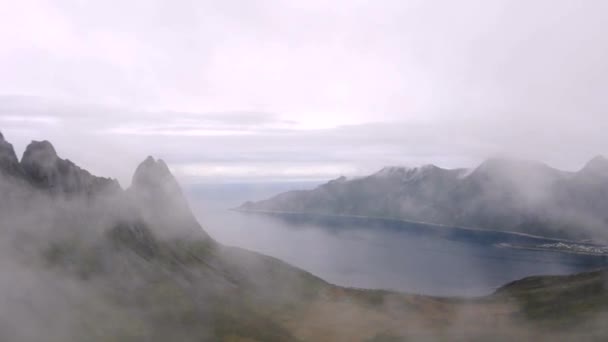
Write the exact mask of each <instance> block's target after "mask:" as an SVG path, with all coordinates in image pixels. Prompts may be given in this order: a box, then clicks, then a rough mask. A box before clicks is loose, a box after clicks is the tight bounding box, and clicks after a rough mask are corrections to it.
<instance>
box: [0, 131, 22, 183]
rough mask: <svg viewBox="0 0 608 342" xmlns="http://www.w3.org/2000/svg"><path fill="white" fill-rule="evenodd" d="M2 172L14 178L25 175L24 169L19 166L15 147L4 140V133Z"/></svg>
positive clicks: (0, 159) (0, 155) (0, 137)
mask: <svg viewBox="0 0 608 342" xmlns="http://www.w3.org/2000/svg"><path fill="white" fill-rule="evenodd" d="M0 172H2V173H4V174H7V175H13V176H20V175H22V174H23V169H22V168H21V165H20V164H19V160H18V159H17V155H16V154H15V150H14V149H13V145H11V144H10V143H9V142H8V141H6V140H5V139H4V136H3V135H2V133H0Z"/></svg>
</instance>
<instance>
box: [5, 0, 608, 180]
mask: <svg viewBox="0 0 608 342" xmlns="http://www.w3.org/2000/svg"><path fill="white" fill-rule="evenodd" d="M0 6H1V7H0V8H1V10H0V80H1V82H0V130H1V131H2V132H3V133H4V134H5V136H6V137H7V139H9V140H11V141H12V142H13V143H14V144H15V146H16V148H17V150H18V151H23V148H24V147H25V145H26V144H27V143H28V142H29V141H30V140H32V139H49V140H51V141H52V142H53V143H54V144H55V146H56V147H57V149H58V150H59V152H60V154H61V155H62V156H63V157H67V158H69V159H72V160H74V161H75V162H77V163H78V164H81V165H83V166H85V167H86V168H89V169H91V170H92V171H93V172H95V173H98V174H102V175H107V176H112V177H118V178H119V179H120V180H121V182H123V183H127V184H128V180H129V177H130V173H131V172H132V169H133V168H134V167H135V165H136V164H137V163H138V162H139V161H140V160H142V159H143V158H145V156H146V155H148V154H153V155H155V156H158V157H162V158H164V159H165V160H166V161H167V162H168V163H169V164H170V166H171V167H172V168H173V170H174V171H175V172H176V173H177V174H178V175H179V176H180V178H181V179H182V180H184V181H192V182H197V181H203V182H208V181H222V182H232V181H252V180H255V181H266V180H306V179H327V178H333V177H336V176H339V175H340V174H346V175H356V174H361V173H366V172H371V171H373V170H374V169H377V168H380V167H381V166H383V165H388V164H390V165H395V164H403V165H418V164H423V163H436V164H438V165H440V166H445V167H460V166H467V165H475V164H476V163H478V162H479V161H480V160H481V159H483V158H486V157H488V156H495V155H506V156H512V157H517V158H525V159H538V160H542V161H545V162H547V163H549V164H551V165H553V166H556V167H560V168H566V169H577V168H579V167H581V165H582V164H583V163H584V161H585V160H587V159H589V158H591V157H592V156H594V155H597V154H608V135H607V132H608V113H607V110H606V109H607V108H608V94H606V92H607V90H608V34H606V32H608V20H606V16H607V13H608V1H604V0H597V1H594V0H571V1H566V0H505V1H501V0H478V1H473V0H459V1H452V0H449V1H448V0H446V1H439V0H399V1H358V0H351V1H346V0H337V1H327V0H303V1H295V0H294V1H272V0H260V1H236V0H223V1H205V0H197V1H194V0H193V1H175V0H174V1H169V0H166V1H165V0H131V1H113V0H106V1H76V0H54V1H43V0H19V1H12V0H0Z"/></svg>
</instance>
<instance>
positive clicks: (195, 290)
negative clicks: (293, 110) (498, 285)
mask: <svg viewBox="0 0 608 342" xmlns="http://www.w3.org/2000/svg"><path fill="white" fill-rule="evenodd" d="M391 172H392V171H391ZM399 172H401V171H399ZM431 172H438V173H440V174H441V175H443V177H445V181H446V182H451V181H452V179H453V178H454V177H461V173H460V171H442V170H432V171H431ZM408 177H410V178H411V179H414V178H417V177H421V178H424V177H426V176H420V175H418V173H417V172H414V174H412V175H410V176H408ZM342 183H343V181H337V182H334V183H330V184H328V185H326V187H333V186H340V185H341V184H342ZM605 278H606V275H605V273H603V272H596V273H590V274H582V275H577V276H572V277H566V278H533V279H527V280H523V281H521V282H516V283H513V284H510V285H508V286H507V287H505V288H503V289H501V290H499V291H498V292H497V293H496V294H495V295H493V296H490V297H484V298H480V299H469V300H463V299H447V298H433V297H425V296H416V295H404V294H398V293H393V292H388V291H380V290H356V289H348V288H343V287H338V286H334V285H331V284H329V283H327V282H325V281H323V280H321V279H319V278H317V277H315V276H313V275H311V274H309V273H307V272H305V271H302V270H300V269H297V268H295V267H292V266H290V265H288V264H286V263H284V262H281V261H280V260H277V259H274V258H271V257H267V256H264V255H261V254H258V253H254V252H249V251H246V250H242V249H239V248H234V247H227V246H223V245H221V244H219V243H218V242H216V241H214V240H213V239H212V238H211V237H210V236H208V235H207V234H206V233H205V232H204V230H203V229H202V227H201V226H200V225H199V224H198V222H197V221H196V220H195V219H194V217H193V215H192V213H191V212H190V210H189V208H188V204H187V203H186V201H185V200H184V198H183V196H182V195H181V190H180V187H179V185H178V183H177V181H176V180H175V178H174V177H173V176H172V175H171V173H170V171H169V169H168V167H167V165H166V164H165V163H164V162H163V161H161V160H155V159H154V158H151V157H150V158H147V159H146V160H145V161H144V162H143V163H142V164H141V165H140V166H139V167H138V168H137V170H136V172H135V175H134V176H133V183H132V185H131V187H130V188H129V189H127V190H123V189H121V187H120V186H119V185H118V183H117V182H116V181H114V180H111V179H107V178H100V177H96V176H93V175H91V174H90V173H88V172H87V171H85V170H82V169H81V168H79V167H78V166H76V165H75V164H74V163H72V162H70V161H68V160H64V159H61V158H60V157H59V156H58V155H57V154H56V152H55V150H54V148H53V147H52V145H51V144H50V143H48V142H33V143H32V144H30V146H28V148H27V149H26V152H25V153H24V156H23V158H22V159H21V160H18V159H17V157H16V155H15V153H14V150H13V148H12V146H11V145H10V144H9V143H8V142H6V141H5V140H4V138H3V137H2V136H1V135H0V300H1V301H2V306H1V308H0V340H2V341H227V342H232V341H242V342H245V341H248V342H251V341H259V342H262V341H264V342H266V341H376V342H377V341H406V340H407V341H410V340H416V341H418V340H420V341H447V340H450V341H454V340H456V341H471V340H475V339H477V340H480V341H481V340H487V339H493V340H505V341H507V340H513V339H518V340H533V339H538V338H539V337H540V338H553V339H554V340H569V339H575V338H576V339H579V340H580V339H581V338H582V339H585V338H589V337H595V338H599V337H602V336H604V337H605V336H607V335H608V331H607V330H606V328H605V326H604V324H603V323H602V322H603V320H602V318H603V317H604V316H603V313H604V312H605V309H606V307H607V306H606V299H605V298H606V297H607V295H606V294H607V293H608V292H607V291H606V282H605ZM564 298H565V300H564ZM552 308H558V309H559V310H552Z"/></svg>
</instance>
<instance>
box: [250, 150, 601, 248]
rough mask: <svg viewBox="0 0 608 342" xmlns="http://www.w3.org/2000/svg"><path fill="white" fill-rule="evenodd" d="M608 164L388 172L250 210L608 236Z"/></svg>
mask: <svg viewBox="0 0 608 342" xmlns="http://www.w3.org/2000/svg"><path fill="white" fill-rule="evenodd" d="M605 208H608V159H606V158H604V157H596V158H594V159H593V160H591V161H590V162H589V163H588V164H587V165H586V166H585V167H584V168H583V169H582V170H581V171H579V172H565V171H560V170H557V169H553V168H551V167H549V166H547V165H545V164H542V163H538V162H531V161H518V160H507V159H490V160H488V161H485V162H484V163H482V164H481V165H480V166H479V167H477V168H475V169H473V170H470V171H467V170H447V169H442V168H439V167H436V166H433V165H428V166H423V167H420V168H403V167H387V168H384V169H382V170H380V171H379V172H377V173H375V174H372V175H370V176H367V177H363V178H358V179H353V180H348V181H344V180H340V181H336V180H334V181H330V182H329V183H327V184H325V185H322V186H320V187H318V188H316V189H314V190H310V191H292V192H287V193H283V194H279V195H277V196H276V197H273V198H271V199H268V200H264V201H260V202H256V203H252V202H248V203H245V204H244V205H243V206H241V207H240V209H242V210H250V211H285V212H299V213H322V214H343V215H364V216H379V217H391V218H400V219H406V220H414V221H425V222H431V223H438V224H447V225H456V226H469V227H475V228H485V229H492V230H505V231H516V232H523V233H529V234H538V235H546V236H553V237H562V238H575V239H576V238H599V239H607V238H608V213H607V211H606V209H605Z"/></svg>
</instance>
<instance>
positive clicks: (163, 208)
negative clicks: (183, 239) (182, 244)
mask: <svg viewBox="0 0 608 342" xmlns="http://www.w3.org/2000/svg"><path fill="white" fill-rule="evenodd" d="M128 191H129V193H130V194H131V195H132V196H133V197H134V198H135V202H136V203H138V205H139V207H140V210H141V211H142V213H143V215H144V218H145V219H146V221H147V222H150V223H151V225H152V226H172V228H173V229H175V230H179V231H180V233H181V234H196V235H200V234H204V235H205V237H206V238H208V239H210V237H209V236H207V234H206V233H205V232H204V231H203V229H202V227H201V226H200V224H199V223H198V221H197V220H196V218H195V217H194V215H193V214H192V211H191V210H190V207H189V206H188V203H187V201H186V198H185V197H184V195H183V193H182V191H181V189H180V187H179V184H178V183H177V180H176V179H175V177H173V175H172V174H171V171H170V170H169V167H168V166H167V164H166V163H165V162H164V161H163V160H162V159H158V160H155V159H154V158H153V157H151V156H149V157H148V158H146V159H145V160H144V161H143V162H142V163H141V164H140V165H139V166H138V167H137V169H136V170H135V174H134V175H133V181H132V182H131V187H130V188H129V190H128ZM158 231H159V232H160V233H161V234H162V233H163V232H168V231H167V229H158Z"/></svg>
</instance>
